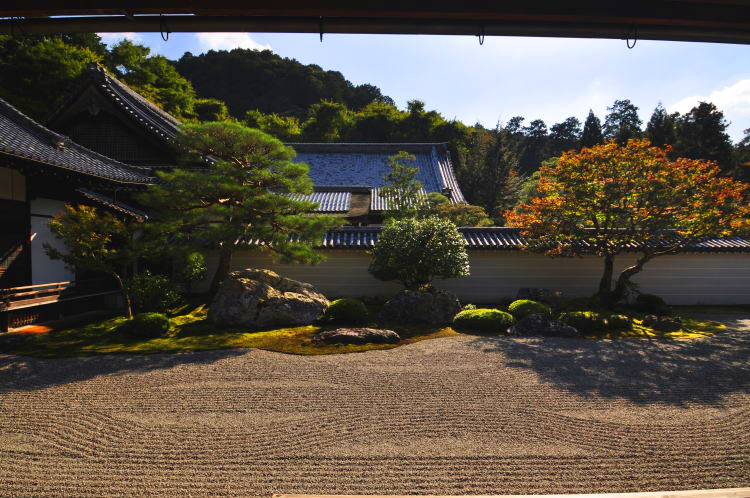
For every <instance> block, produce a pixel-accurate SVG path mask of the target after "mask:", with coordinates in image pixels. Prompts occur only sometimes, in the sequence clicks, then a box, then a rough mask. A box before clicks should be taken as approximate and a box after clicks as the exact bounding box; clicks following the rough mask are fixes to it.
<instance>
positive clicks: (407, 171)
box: [380, 151, 427, 219]
mask: <svg viewBox="0 0 750 498" xmlns="http://www.w3.org/2000/svg"><path fill="white" fill-rule="evenodd" d="M416 160H417V158H416V156H414V155H413V154H409V153H408V152H404V151H400V152H399V153H398V154H395V155H393V156H390V157H389V158H388V163H389V165H390V167H391V170H390V171H389V172H388V173H387V174H386V175H385V178H384V180H385V183H386V185H387V186H385V187H383V188H382V189H380V195H381V196H383V197H384V198H386V199H388V213H387V215H388V217H390V218H395V219H402V218H418V217H421V216H422V215H423V214H426V208H427V204H426V199H425V197H424V188H423V187H422V183H421V182H420V181H419V180H417V173H418V172H419V168H415V167H412V166H409V163H411V164H413V163H414V161H416ZM423 208H424V209H423Z"/></svg>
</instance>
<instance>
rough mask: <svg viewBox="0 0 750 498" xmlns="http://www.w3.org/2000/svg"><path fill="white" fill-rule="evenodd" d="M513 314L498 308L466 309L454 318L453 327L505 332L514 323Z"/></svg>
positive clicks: (476, 330)
mask: <svg viewBox="0 0 750 498" xmlns="http://www.w3.org/2000/svg"><path fill="white" fill-rule="evenodd" d="M514 322H515V320H514V319H513V315H511V314H510V313H506V312H504V311H500V310H496V309H486V308H479V309H474V310H464V311H462V312H460V313H459V314H457V315H456V316H455V317H454V318H453V328H454V329H456V330H465V331H471V332H494V333H496V334H504V333H505V330H506V329H507V328H508V327H510V326H511V325H513V323H514Z"/></svg>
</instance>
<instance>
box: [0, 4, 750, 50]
mask: <svg viewBox="0 0 750 498" xmlns="http://www.w3.org/2000/svg"><path fill="white" fill-rule="evenodd" d="M91 5H92V4H91V2H80V1H67V2H64V3H63V2H56V3H53V4H52V5H50V4H46V5H45V4H42V6H39V7H37V6H34V5H32V4H29V3H28V2H24V3H21V2H18V1H11V2H4V3H3V6H2V7H0V17H7V18H9V19H4V20H0V34H3V33H4V34H14V33H15V34H18V33H53V32H59V33H73V32H100V33H101V32H163V33H166V32H211V31H213V32H225V31H237V32H267V33H320V34H323V35H324V34H325V33H363V34H433V35H469V36H485V35H486V36H534V37H568V38H612V39H628V38H630V39H635V38H637V39H642V40H672V41H696V42H719V43H745V44H746V43H750V2H748V1H746V0H694V1H693V0H675V1H668V0H662V1H647V0H632V1H629V2H614V1H593V0H588V1H583V0H579V1H568V2H560V1H556V2H551V1H528V2H520V1H516V2H488V1H486V0H484V1H481V0H466V1H463V2H455V1H451V2H448V1H444V0H443V1H433V2H425V1H417V0H401V1H398V2H396V1H393V0H385V1H381V2H359V3H357V2H351V1H347V2H344V1H342V0H339V1H327V2H318V3H312V4H311V3H310V2H306V1H301V0H294V1H293V0H288V1H286V2H279V3H271V4H269V3H268V2H257V1H246V2H238V1H236V0H235V1H212V2H208V1H193V2H190V3H189V4H187V5H186V4H185V3H183V2H174V1H173V2H156V3H153V2H148V3H146V2H135V3H133V2H128V3H127V4H122V5H121V6H117V5H109V6H99V7H96V8H92V6H91ZM160 15H163V16H161V17H160ZM52 16H65V17H52Z"/></svg>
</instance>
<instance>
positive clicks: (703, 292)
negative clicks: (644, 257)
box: [196, 250, 750, 304]
mask: <svg viewBox="0 0 750 498" xmlns="http://www.w3.org/2000/svg"><path fill="white" fill-rule="evenodd" d="M321 252H323V253H324V254H326V255H327V256H328V260H327V261H325V262H324V263H322V264H320V265H317V266H309V265H283V264H276V263H273V262H272V260H271V258H270V256H269V255H267V254H264V253H261V252H259V251H238V252H237V253H235V256H234V258H233V261H232V269H233V270H240V269H242V268H251V267H253V268H268V269H271V270H273V271H275V272H277V273H279V274H280V275H282V276H286V277H289V278H293V279H295V280H301V281H303V282H309V283H311V284H313V285H314V286H316V287H317V288H318V290H320V291H321V292H323V293H324V294H325V295H326V296H328V297H361V296H374V295H388V294H392V293H395V292H397V291H398V290H399V289H400V287H399V286H398V285H397V284H393V283H386V282H381V281H379V280H376V279H375V278H373V277H372V276H371V275H370V274H369V273H368V272H367V267H368V264H369V261H370V259H369V256H368V255H367V254H366V253H365V251H361V250H328V251H321ZM469 257H470V264H471V276H470V277H464V278H458V279H450V280H437V281H435V282H434V283H435V285H436V286H437V287H439V288H442V289H446V290H450V291H451V292H455V293H456V294H457V295H458V296H459V298H460V299H461V301H462V302H464V303H496V302H498V301H500V300H501V299H502V298H503V297H506V296H511V297H514V296H515V295H516V293H517V292H518V289H519V288H521V287H544V288H549V289H555V290H561V291H563V292H564V293H565V295H566V296H568V297H577V296H590V295H591V294H593V293H594V292H595V291H596V289H597V287H598V285H599V279H600V278H601V274H602V270H603V266H602V265H603V262H602V259H601V258H597V257H594V256H589V257H584V258H555V259H553V258H548V257H546V256H541V255H535V254H529V253H524V252H521V251H495V250H474V251H469ZM206 259H207V264H208V266H209V276H212V275H213V271H214V269H215V268H216V261H217V258H216V256H215V255H209V256H208V257H207V258H206ZM634 261H635V255H630V254H627V255H623V256H620V257H618V258H617V259H616V265H615V266H616V271H617V270H621V269H623V268H625V267H626V266H627V265H630V264H632V263H633V262H634ZM633 280H634V281H635V282H636V283H637V284H639V285H640V290H641V292H647V293H653V294H657V295H659V296H661V297H663V298H664V299H665V300H666V301H667V302H668V303H670V304H748V303H750V254H739V253H725V254H716V253H714V254H705V253H695V254H680V255H676V256H664V257H661V258H657V259H654V260H652V261H650V262H649V263H648V264H647V265H646V267H645V269H644V271H643V272H642V273H640V274H639V275H637V276H636V277H635V278H634V279H633ZM196 288H198V289H202V290H206V289H208V281H206V282H203V283H202V285H198V286H196Z"/></svg>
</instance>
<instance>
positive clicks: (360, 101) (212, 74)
mask: <svg viewBox="0 0 750 498" xmlns="http://www.w3.org/2000/svg"><path fill="white" fill-rule="evenodd" d="M175 67H176V68H177V71H178V72H179V73H180V74H181V75H182V76H184V77H185V78H187V79H188V80H190V82H191V83H192V84H193V88H194V89H195V91H196V92H197V93H198V94H199V95H201V96H202V97H209V98H215V99H218V100H221V101H223V102H224V103H226V105H227V107H228V108H229V113H230V114H231V115H232V116H235V117H238V118H239V117H242V116H244V115H245V112H247V111H250V110H259V111H261V112H264V113H277V114H281V115H283V116H295V117H297V118H304V117H305V116H307V112H308V110H309V109H310V107H311V106H312V105H313V104H317V103H318V102H320V101H321V100H329V101H331V102H338V103H341V104H344V105H346V106H347V107H348V108H350V109H353V110H355V111H358V110H360V109H362V108H363V107H364V106H366V105H367V104H369V103H371V102H381V103H386V104H393V100H392V99H391V98H390V97H386V96H384V95H383V94H382V93H381V92H380V89H379V88H378V87H376V86H373V85H369V84H364V85H358V86H354V85H353V84H352V83H351V82H350V81H348V80H347V79H346V78H344V76H343V75H342V74H341V73H340V72H338V71H325V70H323V69H322V68H321V67H320V66H316V65H314V64H309V65H304V64H301V63H299V62H298V61H296V60H294V59H289V58H285V57H280V56H278V55H276V54H274V53H273V52H271V51H270V50H263V51H258V50H249V49H242V48H237V49H234V50H231V51H226V50H219V51H215V50H211V51H209V52H206V53H204V54H200V55H193V54H191V53H190V52H186V53H185V54H184V55H183V56H182V57H181V58H180V60H178V61H177V62H176V63H175Z"/></svg>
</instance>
